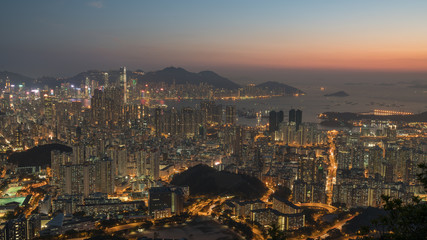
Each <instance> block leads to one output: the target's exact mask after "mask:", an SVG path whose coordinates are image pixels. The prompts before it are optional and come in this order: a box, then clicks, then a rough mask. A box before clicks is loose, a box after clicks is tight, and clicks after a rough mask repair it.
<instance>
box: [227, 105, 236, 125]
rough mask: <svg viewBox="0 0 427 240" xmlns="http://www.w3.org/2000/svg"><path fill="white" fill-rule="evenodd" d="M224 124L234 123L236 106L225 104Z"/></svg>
mask: <svg viewBox="0 0 427 240" xmlns="http://www.w3.org/2000/svg"><path fill="white" fill-rule="evenodd" d="M225 124H229V125H234V124H236V106H232V105H227V106H226V107H225Z"/></svg>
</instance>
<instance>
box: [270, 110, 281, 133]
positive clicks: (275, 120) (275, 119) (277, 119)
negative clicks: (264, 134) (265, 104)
mask: <svg viewBox="0 0 427 240" xmlns="http://www.w3.org/2000/svg"><path fill="white" fill-rule="evenodd" d="M282 122H283V111H279V112H276V111H270V115H269V118H268V123H269V128H268V130H269V132H270V133H274V132H275V131H278V130H279V124H280V123H282Z"/></svg>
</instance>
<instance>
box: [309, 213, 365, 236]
mask: <svg viewBox="0 0 427 240" xmlns="http://www.w3.org/2000/svg"><path fill="white" fill-rule="evenodd" d="M356 216H357V214H356V215H354V216H350V217H348V218H346V219H343V220H341V221H339V222H337V223H335V225H333V226H331V227H329V228H326V229H324V230H323V231H321V232H320V233H318V234H315V235H312V236H310V237H311V238H314V239H316V238H319V237H320V239H324V238H326V237H328V236H329V234H328V231H329V230H331V229H334V228H337V229H339V230H341V229H342V226H344V224H345V223H346V222H348V221H350V220H351V219H353V218H354V217H356Z"/></svg>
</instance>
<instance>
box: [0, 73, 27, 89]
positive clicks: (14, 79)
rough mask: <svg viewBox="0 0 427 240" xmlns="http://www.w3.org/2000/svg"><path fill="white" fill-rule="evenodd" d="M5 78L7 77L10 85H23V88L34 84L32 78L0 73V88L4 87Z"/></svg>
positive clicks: (17, 74)
mask: <svg viewBox="0 0 427 240" xmlns="http://www.w3.org/2000/svg"><path fill="white" fill-rule="evenodd" d="M7 77H9V79H10V83H11V84H15V85H19V84H25V86H31V85H32V84H33V83H34V79H33V78H30V77H27V76H24V75H22V74H19V73H13V72H8V71H0V86H4V84H5V82H6V78H7Z"/></svg>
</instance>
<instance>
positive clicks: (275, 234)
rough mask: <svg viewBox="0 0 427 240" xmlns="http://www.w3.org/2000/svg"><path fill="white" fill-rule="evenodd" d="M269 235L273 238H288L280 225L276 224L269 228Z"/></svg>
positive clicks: (280, 239) (276, 239)
mask: <svg viewBox="0 0 427 240" xmlns="http://www.w3.org/2000/svg"><path fill="white" fill-rule="evenodd" d="M268 235H269V236H270V237H271V239H272V240H284V239H286V236H285V232H283V231H281V230H280V229H279V227H278V226H277V225H276V224H274V225H273V226H272V227H271V228H270V229H269V230H268Z"/></svg>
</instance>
